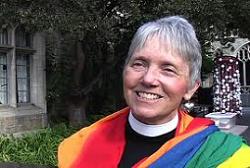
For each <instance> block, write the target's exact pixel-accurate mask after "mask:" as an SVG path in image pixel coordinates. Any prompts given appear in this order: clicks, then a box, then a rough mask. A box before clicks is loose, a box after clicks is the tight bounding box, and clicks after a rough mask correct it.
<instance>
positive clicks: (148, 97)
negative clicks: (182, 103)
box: [138, 92, 160, 100]
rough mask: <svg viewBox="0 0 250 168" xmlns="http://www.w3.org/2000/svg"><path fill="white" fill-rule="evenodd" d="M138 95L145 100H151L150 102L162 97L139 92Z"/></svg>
mask: <svg viewBox="0 0 250 168" xmlns="http://www.w3.org/2000/svg"><path fill="white" fill-rule="evenodd" d="M138 95H139V96H140V97H141V98H145V99H150V100H154V99H159V98H160V96H159V95H156V94H153V93H145V92H138Z"/></svg>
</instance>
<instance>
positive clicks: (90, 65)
mask: <svg viewBox="0 0 250 168" xmlns="http://www.w3.org/2000/svg"><path fill="white" fill-rule="evenodd" d="M249 11H250V10H249V2H247V0H243V1H240V0H237V1H226V0H209V1H207V0H198V1H197V0H191V1H190V0H189V1H187V0H153V1H152V0H128V1H118V0H103V1H92V0H54V1H49V0H37V1H31V0H19V1H17V0H8V1H7V0H2V2H1V4H0V21H1V23H10V24H23V25H25V26H26V28H27V29H29V30H31V31H37V30H38V31H46V32H47V41H48V43H47V76H48V102H49V105H50V106H49V107H50V108H49V110H50V111H57V113H55V116H58V114H61V113H63V112H62V111H65V112H66V113H65V114H67V112H68V113H69V114H72V115H69V116H71V117H70V120H72V121H74V122H82V121H83V120H79V119H80V118H82V119H84V117H85V115H86V113H87V111H91V112H97V111H103V112H104V113H107V112H110V111H115V109H117V108H120V107H121V106H123V105H124V103H123V98H122V81H121V76H122V67H123V62H124V59H125V57H126V54H127V51H128V47H129V44H130V41H131V38H132V35H133V34H134V31H135V30H136V28H137V27H138V26H139V25H141V24H142V23H143V22H146V21H148V20H152V19H154V18H158V17H161V16H166V15H176V14H177V15H183V16H184V17H186V18H187V19H189V20H191V21H192V22H193V25H194V27H195V28H196V30H197V34H198V38H199V40H200V42H201V45H202V50H203V57H204V58H205V59H204V60H205V61H204V63H203V64H204V65H207V63H208V62H210V63H211V60H209V59H208V57H206V56H207V55H209V54H211V53H209V48H210V47H211V42H212V41H214V40H216V39H224V36H225V34H228V33H230V32H232V31H235V32H240V34H241V35H244V36H245V37H250V32H249V29H248V27H249V26H248V25H250V23H249V19H248V18H249ZM242 20H243V21H244V22H242ZM204 67H205V66H204ZM203 71H204V72H207V71H210V69H209V66H208V67H207V68H206V69H203ZM58 107H60V108H58ZM52 109H56V110H52ZM58 111H59V112H58ZM50 114H54V113H52V112H50Z"/></svg>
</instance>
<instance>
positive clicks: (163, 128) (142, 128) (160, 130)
mask: <svg viewBox="0 0 250 168" xmlns="http://www.w3.org/2000/svg"><path fill="white" fill-rule="evenodd" d="M128 122H129V124H130V126H131V128H132V129H133V130H134V131H135V132H137V133H138V134H141V135H144V136H147V137H156V136H160V135H163V134H166V133H168V132H171V131H173V130H174V129H175V128H176V127H177V124H178V114H176V116H175V117H174V118H173V119H172V120H171V121H169V122H167V123H164V124H160V125H147V124H144V123H142V122H140V121H138V120H137V119H136V118H135V117H134V116H133V115H132V113H131V112H130V113H129V117H128Z"/></svg>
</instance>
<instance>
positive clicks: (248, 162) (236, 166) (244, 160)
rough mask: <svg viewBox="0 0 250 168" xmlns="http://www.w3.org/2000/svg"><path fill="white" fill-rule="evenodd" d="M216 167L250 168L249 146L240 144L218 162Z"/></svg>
mask: <svg viewBox="0 0 250 168" xmlns="http://www.w3.org/2000/svg"><path fill="white" fill-rule="evenodd" d="M218 168H250V147H249V146H247V145H246V144H242V146H241V147H240V149H238V150H237V151H236V152H235V153H234V154H233V156H231V157H230V158H228V159H227V160H226V161H225V162H223V163H222V164H220V165H219V166H218Z"/></svg>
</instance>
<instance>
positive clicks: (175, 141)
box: [58, 108, 250, 168]
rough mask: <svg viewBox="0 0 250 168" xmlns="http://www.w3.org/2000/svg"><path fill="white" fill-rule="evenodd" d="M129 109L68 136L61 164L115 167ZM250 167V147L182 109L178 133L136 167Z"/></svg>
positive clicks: (60, 154) (68, 167)
mask: <svg viewBox="0 0 250 168" xmlns="http://www.w3.org/2000/svg"><path fill="white" fill-rule="evenodd" d="M129 111H130V109H129V108H125V109H122V110H120V111H118V112H116V113H114V114H112V115H110V116H107V117H105V118H103V119H101V120H100V121H98V122H96V123H94V124H92V125H91V126H89V127H86V128H83V129H81V130H80V131H78V132H76V133H75V134H73V135H72V136H70V137H69V138H67V139H65V140H64V141H63V142H62V143H61V144H60V146H59V149H58V167H60V168H116V167H118V164H119V161H120V159H121V157H122V154H123V150H124V147H125V143H126V141H125V125H126V122H127V117H128V114H129ZM236 162H237V166H236V167H237V168H241V167H239V165H242V168H243V166H245V167H247V166H249V167H250V148H249V147H248V146H247V145H245V143H244V141H243V140H242V139H241V138H240V137H238V136H234V135H232V134H225V133H222V132H220V131H219V130H218V128H217V127H216V126H215V125H214V123H213V122H212V121H211V120H209V119H205V118H193V117H191V116H189V115H188V114H186V113H185V112H183V111H181V110H180V111H179V124H178V126H177V129H176V133H175V137H174V138H172V139H171V140H169V141H167V142H166V143H165V144H164V145H163V146H162V147H161V148H160V149H158V150H157V151H156V152H155V153H153V154H152V155H151V156H149V157H147V158H143V159H142V160H141V161H140V162H138V163H137V164H135V165H134V166H133V168H146V167H150V168H160V167H164V168H184V167H187V168H192V167H193V168H194V167H197V166H198V167H199V168H202V167H204V168H205V167H219V168H226V167H230V166H231V165H233V164H236Z"/></svg>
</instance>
